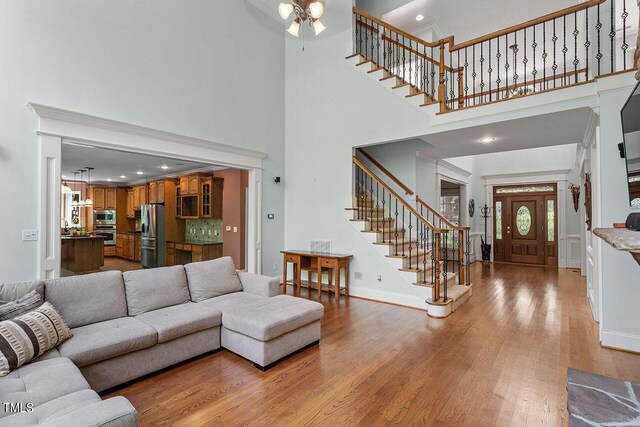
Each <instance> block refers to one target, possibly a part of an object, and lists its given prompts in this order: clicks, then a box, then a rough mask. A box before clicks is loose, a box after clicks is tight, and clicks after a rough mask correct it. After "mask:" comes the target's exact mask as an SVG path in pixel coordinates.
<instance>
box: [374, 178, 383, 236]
mask: <svg viewBox="0 0 640 427" xmlns="http://www.w3.org/2000/svg"><path fill="white" fill-rule="evenodd" d="M379 191H380V188H379V185H378V181H376V231H380V210H379V209H380V203H379V200H380V193H379ZM383 240H384V236H383Z"/></svg>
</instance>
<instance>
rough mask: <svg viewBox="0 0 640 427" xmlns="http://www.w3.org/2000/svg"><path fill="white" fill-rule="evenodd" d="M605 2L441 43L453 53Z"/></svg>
mask: <svg viewBox="0 0 640 427" xmlns="http://www.w3.org/2000/svg"><path fill="white" fill-rule="evenodd" d="M605 1H607V0H589V1H587V2H585V3H580V4H578V5H575V6H570V7H567V8H564V9H562V10H559V11H557V12H552V13H548V14H546V15H543V16H541V17H539V18H535V19H531V20H529V21H526V22H523V23H521V24H517V25H512V26H511V27H508V28H505V29H503V30H498V31H494V32H493V33H491V34H487V35H485V36H481V37H476V38H475V39H471V40H468V41H466V42H463V43H460V44H455V43H454V41H455V40H454V36H449V37H447V38H444V39H442V42H444V43H445V44H448V45H449V50H450V51H451V52H455V51H456V50H460V49H464V48H465V47H470V46H473V45H474V44H478V43H482V42H486V41H488V40H491V39H495V38H497V37H501V36H504V35H507V34H511V33H513V32H515V31H519V30H523V29H525V28H529V27H533V26H535V25H539V24H542V23H543V22H548V21H552V20H554V19H558V18H562V17H563V16H566V15H570V14H572V13H576V12H580V11H582V10H585V9H589V8H590V7H593V6H597V5H599V4H602V3H604V2H605Z"/></svg>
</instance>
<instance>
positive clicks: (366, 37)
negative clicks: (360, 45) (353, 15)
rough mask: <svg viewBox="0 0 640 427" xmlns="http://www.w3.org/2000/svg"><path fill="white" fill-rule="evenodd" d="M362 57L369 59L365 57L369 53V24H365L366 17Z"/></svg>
mask: <svg viewBox="0 0 640 427" xmlns="http://www.w3.org/2000/svg"><path fill="white" fill-rule="evenodd" d="M364 24H365V26H364V55H363V56H364V58H365V59H369V58H367V55H368V54H369V31H370V30H369V26H368V25H369V24H367V18H365V19H364Z"/></svg>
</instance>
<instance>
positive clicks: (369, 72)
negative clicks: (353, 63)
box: [367, 67, 388, 74]
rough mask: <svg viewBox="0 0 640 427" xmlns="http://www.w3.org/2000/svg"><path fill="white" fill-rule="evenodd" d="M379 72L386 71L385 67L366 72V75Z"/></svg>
mask: <svg viewBox="0 0 640 427" xmlns="http://www.w3.org/2000/svg"><path fill="white" fill-rule="evenodd" d="M380 70H384V71H388V70H387V69H386V68H385V67H376V68H374V69H373V70H371V71H367V73H368V74H371V73H375V72H376V71H380Z"/></svg>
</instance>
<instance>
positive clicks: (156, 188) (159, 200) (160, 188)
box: [149, 180, 165, 204]
mask: <svg viewBox="0 0 640 427" xmlns="http://www.w3.org/2000/svg"><path fill="white" fill-rule="evenodd" d="M164 201H165V196H164V180H161V181H152V182H150V183H149V203H150V204H164Z"/></svg>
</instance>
